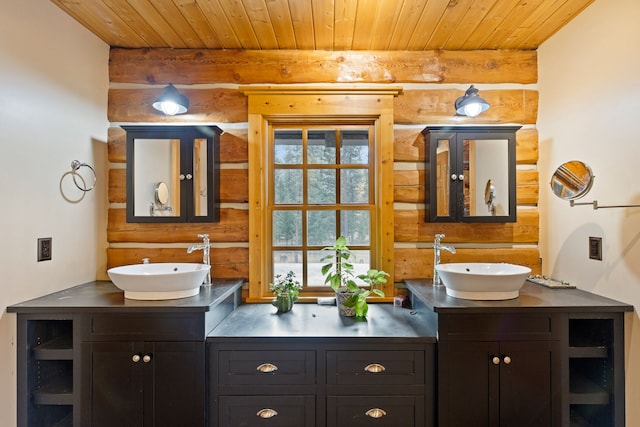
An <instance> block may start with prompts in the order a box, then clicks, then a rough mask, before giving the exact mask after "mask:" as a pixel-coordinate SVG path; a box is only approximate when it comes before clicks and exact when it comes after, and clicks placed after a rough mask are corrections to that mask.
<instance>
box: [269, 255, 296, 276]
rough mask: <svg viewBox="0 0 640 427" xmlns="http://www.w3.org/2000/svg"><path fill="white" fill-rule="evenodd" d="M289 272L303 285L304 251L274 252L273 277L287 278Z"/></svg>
mask: <svg viewBox="0 0 640 427" xmlns="http://www.w3.org/2000/svg"><path fill="white" fill-rule="evenodd" d="M289 271H293V272H294V273H295V274H296V280H298V281H299V282H300V283H302V251H273V276H274V277H275V276H276V275H278V274H280V275H282V276H286V275H287V273H288V272H289ZM271 280H273V278H271Z"/></svg>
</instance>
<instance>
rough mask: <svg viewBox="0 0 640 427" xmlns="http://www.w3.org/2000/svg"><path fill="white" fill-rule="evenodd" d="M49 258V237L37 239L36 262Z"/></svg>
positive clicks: (48, 259)
mask: <svg viewBox="0 0 640 427" xmlns="http://www.w3.org/2000/svg"><path fill="white" fill-rule="evenodd" d="M50 260H51V237H41V238H39V239H38V262H40V261H50Z"/></svg>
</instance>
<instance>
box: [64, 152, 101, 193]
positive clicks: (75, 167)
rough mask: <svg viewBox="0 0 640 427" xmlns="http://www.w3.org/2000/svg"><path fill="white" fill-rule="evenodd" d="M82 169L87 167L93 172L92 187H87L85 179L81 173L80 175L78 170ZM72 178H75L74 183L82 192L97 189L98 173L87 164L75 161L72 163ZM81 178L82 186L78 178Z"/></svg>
mask: <svg viewBox="0 0 640 427" xmlns="http://www.w3.org/2000/svg"><path fill="white" fill-rule="evenodd" d="M81 167H86V168H89V170H91V173H92V174H93V183H92V184H91V186H90V187H88V186H87V183H86V181H85V179H84V178H83V177H82V175H80V173H78V169H80V168H81ZM70 173H71V177H72V178H73V183H74V184H75V185H76V187H78V189H79V190H80V191H84V192H87V191H91V190H93V189H94V188H95V187H96V181H97V178H96V171H95V170H94V169H93V168H92V167H91V166H90V165H88V164H86V163H80V162H79V161H78V160H74V161H72V162H71V172H70ZM78 177H79V178H80V181H82V182H81V184H82V185H80V183H78V181H77V178H78Z"/></svg>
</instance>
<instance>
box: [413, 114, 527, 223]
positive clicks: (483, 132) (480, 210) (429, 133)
mask: <svg viewBox="0 0 640 427" xmlns="http://www.w3.org/2000/svg"><path fill="white" fill-rule="evenodd" d="M517 129H519V127H514V126H509V127H459V128H451V127H448V128H446V127H429V128H427V129H425V131H424V132H423V134H424V135H425V139H426V140H427V141H428V144H429V145H428V150H427V152H428V155H427V169H428V172H429V179H430V182H429V190H428V191H429V192H428V193H427V197H426V200H427V201H428V210H429V220H430V222H455V221H459V222H513V221H515V220H516V195H515V186H516V185H515V132H516V130H517ZM496 188H499V189H501V191H496ZM485 207H486V208H485Z"/></svg>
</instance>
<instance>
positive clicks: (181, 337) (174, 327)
mask: <svg viewBox="0 0 640 427" xmlns="http://www.w3.org/2000/svg"><path fill="white" fill-rule="evenodd" d="M89 317H90V319H89V321H88V322H85V325H87V328H86V330H85V331H84V332H83V335H84V336H85V340H86V341H123V340H148V341H189V340H202V339H204V320H203V315H202V313H148V314H147V313H144V314H142V313H130V314H108V313H96V314H91V315H89Z"/></svg>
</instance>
